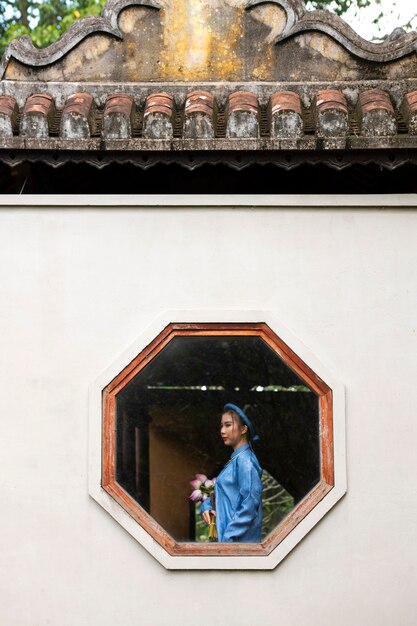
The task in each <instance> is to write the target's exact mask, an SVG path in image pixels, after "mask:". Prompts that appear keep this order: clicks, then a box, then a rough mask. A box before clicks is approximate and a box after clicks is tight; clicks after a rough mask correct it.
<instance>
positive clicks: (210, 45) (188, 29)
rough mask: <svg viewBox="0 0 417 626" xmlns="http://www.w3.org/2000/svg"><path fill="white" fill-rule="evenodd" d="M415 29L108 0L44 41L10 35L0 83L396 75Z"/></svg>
mask: <svg viewBox="0 0 417 626" xmlns="http://www.w3.org/2000/svg"><path fill="white" fill-rule="evenodd" d="M416 49H417V33H405V32H403V31H401V29H397V30H396V31H394V33H393V34H392V36H391V37H389V38H388V39H387V40H386V41H385V42H384V43H379V44H376V43H371V42H368V41H365V40H364V39H362V38H361V37H359V35H357V33H355V32H354V31H353V29H352V28H350V27H349V26H348V25H347V24H346V23H345V22H344V21H343V20H342V19H341V18H339V17H337V16H336V15H333V14H331V13H329V12H327V11H306V9H305V5H304V2H303V1H302V0H109V1H108V2H107V4H106V7H105V8H104V10H103V14H102V16H101V17H99V18H95V17H89V18H84V19H81V20H79V21H78V22H77V23H76V24H74V25H73V26H72V27H71V28H70V29H69V30H68V31H67V32H66V33H65V34H64V35H63V37H62V38H61V39H60V41H58V42H56V43H54V44H53V45H51V46H50V47H49V48H46V49H43V50H39V49H36V48H35V47H34V46H33V44H32V42H31V41H30V39H29V38H28V37H23V38H21V39H17V40H16V41H13V42H12V43H11V44H10V45H9V47H8V48H7V51H6V54H5V57H4V59H3V63H2V75H3V78H5V79H7V80H19V81H20V80H32V81H75V80H77V81H80V82H86V81H91V82H105V81H114V82H150V81H155V82H164V81H172V80H176V81H189V82H193V81H198V82H206V81H235V82H239V81H242V82H245V81H247V82H251V81H305V80H308V81H311V80H317V81H320V80H327V81H330V80H335V79H336V78H337V79H339V80H359V79H380V80H381V79H396V78H400V77H401V78H407V77H412V76H414V74H415V65H416Z"/></svg>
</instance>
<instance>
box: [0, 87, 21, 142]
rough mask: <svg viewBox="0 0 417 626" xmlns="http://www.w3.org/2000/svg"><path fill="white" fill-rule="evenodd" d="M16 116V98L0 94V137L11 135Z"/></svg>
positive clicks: (17, 112) (17, 109)
mask: <svg viewBox="0 0 417 626" xmlns="http://www.w3.org/2000/svg"><path fill="white" fill-rule="evenodd" d="M18 116H19V107H18V106H17V102H16V100H15V99H14V98H12V97H10V96H0V137H13V131H14V129H15V128H16V125H17V119H18Z"/></svg>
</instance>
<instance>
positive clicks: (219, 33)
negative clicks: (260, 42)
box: [160, 0, 244, 80]
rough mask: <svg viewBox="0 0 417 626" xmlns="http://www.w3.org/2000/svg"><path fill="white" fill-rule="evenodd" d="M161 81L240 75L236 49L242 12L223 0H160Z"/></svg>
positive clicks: (240, 60) (240, 38)
mask: <svg viewBox="0 0 417 626" xmlns="http://www.w3.org/2000/svg"><path fill="white" fill-rule="evenodd" d="M162 5H163V9H162V11H161V13H162V15H161V17H162V26H163V38H162V50H161V59H160V70H161V78H163V79H166V80H199V79H211V80H233V79H235V78H237V77H238V76H241V74H242V70H243V59H242V58H241V56H240V55H238V54H237V48H238V47H239V44H240V42H241V40H242V38H243V35H244V30H243V11H242V10H241V9H239V10H236V9H235V8H234V7H225V6H224V5H225V3H224V2H223V1H222V0H177V2H175V3H173V2H170V1H169V0H163V2H162Z"/></svg>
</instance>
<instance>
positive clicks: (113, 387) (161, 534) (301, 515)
mask: <svg viewBox="0 0 417 626" xmlns="http://www.w3.org/2000/svg"><path fill="white" fill-rule="evenodd" d="M190 336H217V337H220V336H255V337H259V338H261V339H262V340H263V341H265V343H266V344H267V345H268V346H269V347H270V348H271V349H272V350H274V351H275V352H276V353H277V355H278V356H279V357H281V358H282V359H283V361H284V362H285V363H286V364H287V365H288V366H289V367H290V368H291V369H292V370H293V371H294V372H295V373H296V374H297V375H298V376H299V377H300V378H301V379H302V380H303V381H304V382H305V384H306V385H307V386H308V387H310V388H311V389H312V390H313V391H314V392H315V393H316V394H317V396H318V400H319V416H320V417H319V419H320V461H321V463H320V465H321V478H320V481H319V482H318V484H317V485H316V486H315V487H314V488H313V489H312V490H311V491H310V492H309V493H308V494H307V495H306V496H305V497H304V498H303V499H302V500H301V501H300V502H299V503H298V504H297V505H296V506H295V508H294V509H293V510H292V511H291V513H289V514H288V515H287V516H286V518H285V519H284V520H283V521H282V522H281V523H280V524H279V525H278V526H277V527H276V528H275V529H274V530H273V531H272V532H271V533H270V534H269V535H268V536H267V537H266V538H265V539H264V540H263V541H262V542H261V543H259V544H258V543H256V544H255V543H254V544H249V543H207V544H199V543H182V542H176V541H175V540H174V539H173V538H172V537H171V536H170V535H169V534H168V533H167V532H166V531H165V530H164V529H163V528H162V527H161V526H160V525H159V524H158V523H157V522H156V521H155V520H154V519H153V518H152V517H151V515H149V513H147V512H146V511H145V510H144V509H142V507H141V506H140V505H139V504H138V503H137V502H136V501H135V500H134V499H133V498H132V497H131V496H130V495H129V494H128V493H127V492H126V491H125V490H124V489H123V487H121V486H120V485H119V484H118V483H117V481H116V467H115V458H116V456H115V449H116V441H115V431H116V395H117V393H119V392H120V391H121V390H122V389H123V388H124V387H125V386H126V385H127V384H128V383H129V382H130V381H131V380H132V378H133V377H135V376H136V375H137V374H138V373H139V372H140V371H141V370H142V369H143V368H145V367H146V365H148V363H149V362H150V361H151V360H152V359H154V358H155V357H156V356H157V355H158V354H159V353H160V351H161V350H162V349H163V348H164V347H165V346H166V345H167V344H168V343H169V342H170V341H171V340H172V339H174V337H190ZM102 412H103V421H102V475H101V487H102V489H103V490H104V491H105V492H106V493H107V494H109V495H110V496H111V498H113V499H114V500H115V501H116V502H117V503H118V504H119V505H120V506H121V507H122V508H123V510H124V511H126V512H127V513H128V514H129V515H130V516H131V518H132V519H133V520H134V521H135V522H136V523H138V524H139V525H140V526H141V527H142V528H143V530H144V531H145V532H146V533H148V535H149V536H150V537H152V539H153V540H154V541H156V542H157V544H158V545H159V546H161V548H163V550H165V551H166V552H167V553H168V554H169V555H170V556H172V557H199V556H200V557H219V556H220V557H223V556H229V557H242V556H244V557H267V556H268V555H270V554H271V553H272V551H274V550H275V549H276V548H277V547H278V546H279V545H280V544H281V543H282V542H283V541H284V540H285V539H286V538H287V537H288V535H289V534H290V533H291V532H292V531H294V530H295V529H296V527H297V526H298V525H299V524H300V523H301V522H302V521H303V520H304V519H305V518H306V517H307V516H308V515H309V514H310V513H311V512H312V511H313V510H314V509H315V508H316V507H317V506H318V505H319V503H320V502H321V501H322V500H323V499H324V498H325V497H326V496H327V495H328V494H329V493H330V492H331V491H332V490H333V489H334V486H335V464H334V420H333V391H332V389H331V387H330V386H329V385H327V384H326V383H325V382H324V380H323V379H322V378H321V377H320V376H319V375H317V374H316V373H315V372H314V371H313V370H312V369H311V367H309V366H308V365H307V364H306V363H305V362H304V361H303V360H302V359H301V358H300V357H299V356H298V355H297V354H296V353H295V352H294V351H293V350H292V349H291V348H290V347H289V345H288V344H287V343H286V342H285V341H284V340H283V339H281V338H280V337H279V336H278V335H277V334H276V333H275V332H274V331H273V330H272V329H271V328H270V326H269V325H268V324H267V323H265V322H223V323H215V322H207V323H205V322H196V323H188V322H181V323H172V322H171V323H169V324H168V325H167V326H166V327H165V328H164V330H163V331H162V332H160V333H159V334H158V335H157V336H156V337H155V338H154V339H153V341H151V342H150V343H149V344H148V345H147V346H146V347H145V348H144V349H143V350H141V351H140V352H139V354H138V355H137V356H136V357H135V358H133V360H131V361H130V362H129V364H128V365H127V366H126V367H124V368H123V369H122V370H121V371H120V373H119V374H117V375H116V376H115V377H114V378H113V379H112V380H111V382H110V383H108V384H107V385H106V386H105V388H104V389H103V393H102Z"/></svg>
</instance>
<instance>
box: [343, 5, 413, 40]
mask: <svg viewBox="0 0 417 626" xmlns="http://www.w3.org/2000/svg"><path fill="white" fill-rule="evenodd" d="M380 13H383V14H384V17H383V18H382V19H381V21H380V24H379V29H378V28H376V26H375V25H374V24H373V23H372V22H373V21H374V20H375V18H377V17H378V15H379V14H380ZM413 17H414V20H413V21H412V27H413V28H414V29H417V2H416V0H396V1H395V2H393V0H380V2H379V3H377V1H376V0H375V2H373V3H372V6H370V7H369V8H367V9H360V11H359V12H358V15H356V14H355V11H354V10H349V11H348V12H347V13H345V15H344V16H343V19H345V20H346V21H347V22H348V23H349V24H350V25H351V26H352V27H353V28H354V30H356V32H357V33H358V34H359V35H361V36H362V37H364V38H365V39H374V38H376V37H382V36H384V35H389V34H390V33H392V31H393V30H394V28H396V27H397V26H403V25H404V24H406V23H407V22H408V21H409V20H411V18H413Z"/></svg>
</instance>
